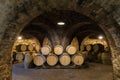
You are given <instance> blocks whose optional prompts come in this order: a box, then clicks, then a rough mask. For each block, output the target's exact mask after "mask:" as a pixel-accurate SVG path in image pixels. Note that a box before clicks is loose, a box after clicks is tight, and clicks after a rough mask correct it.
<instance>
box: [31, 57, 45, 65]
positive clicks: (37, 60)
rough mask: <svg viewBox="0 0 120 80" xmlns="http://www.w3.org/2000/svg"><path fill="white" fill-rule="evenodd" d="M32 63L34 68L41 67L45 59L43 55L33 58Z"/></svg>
mask: <svg viewBox="0 0 120 80" xmlns="http://www.w3.org/2000/svg"><path fill="white" fill-rule="evenodd" d="M33 62H34V64H35V65H36V66H41V65H43V64H44V63H45V57H44V56H43V55H36V56H34V59H33Z"/></svg>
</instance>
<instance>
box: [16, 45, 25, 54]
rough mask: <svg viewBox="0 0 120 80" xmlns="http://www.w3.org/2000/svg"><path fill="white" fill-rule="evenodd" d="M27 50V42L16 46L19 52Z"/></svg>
mask: <svg viewBox="0 0 120 80" xmlns="http://www.w3.org/2000/svg"><path fill="white" fill-rule="evenodd" d="M26 50H27V45H25V44H20V45H17V46H16V51H18V52H23V51H26Z"/></svg>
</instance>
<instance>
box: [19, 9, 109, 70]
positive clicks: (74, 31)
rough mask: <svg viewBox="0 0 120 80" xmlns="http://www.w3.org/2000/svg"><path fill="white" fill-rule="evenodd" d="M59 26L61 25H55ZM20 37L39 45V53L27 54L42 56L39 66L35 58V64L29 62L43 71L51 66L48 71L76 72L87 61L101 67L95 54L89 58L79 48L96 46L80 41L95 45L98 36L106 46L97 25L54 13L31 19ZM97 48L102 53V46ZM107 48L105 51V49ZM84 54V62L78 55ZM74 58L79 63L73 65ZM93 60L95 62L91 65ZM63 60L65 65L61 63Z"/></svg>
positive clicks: (72, 15) (75, 15) (71, 14)
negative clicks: (68, 69) (65, 70)
mask: <svg viewBox="0 0 120 80" xmlns="http://www.w3.org/2000/svg"><path fill="white" fill-rule="evenodd" d="M60 22H61V23H62V24H59V23H60ZM20 35H22V36H24V37H26V38H27V37H28V36H29V35H31V36H34V37H35V38H36V39H38V41H39V43H40V44H41V48H40V49H39V51H35V50H33V51H30V53H31V54H33V53H36V55H38V53H39V55H41V56H42V57H41V58H42V62H40V61H39V58H38V56H37V57H36V59H35V61H36V62H35V61H33V62H35V63H34V64H37V66H38V65H39V66H42V65H45V66H47V67H46V68H51V66H52V68H56V66H57V65H59V66H61V67H59V68H78V67H79V66H81V65H82V64H84V63H86V61H87V62H89V61H91V60H93V62H98V63H102V59H100V61H98V58H97V57H98V54H99V52H96V53H97V55H96V54H95V53H94V54H95V55H93V56H92V57H90V56H91V54H92V52H90V51H87V50H81V47H82V46H87V45H95V44H98V43H94V44H93V43H88V44H84V43H83V40H84V39H85V38H86V37H87V36H89V38H90V39H97V40H98V42H99V39H98V36H99V35H102V36H103V37H104V40H105V41H106V43H107V40H106V38H105V34H104V32H103V30H102V29H101V28H100V27H99V26H98V25H97V23H96V22H94V21H93V20H92V19H90V18H88V17H86V16H84V15H82V14H79V13H76V12H74V11H63V10H60V11H57V10H55V11H53V12H45V13H44V14H42V15H39V16H38V17H37V18H35V19H33V20H32V21H31V22H30V23H29V24H28V25H27V26H26V27H24V29H23V30H22V31H21V33H20ZM46 37H47V38H48V40H49V41H48V42H47V41H46V42H45V43H49V45H48V44H46V45H43V43H44V39H45V38H46ZM74 38H76V41H74V42H72V40H73V39H74ZM31 44H32V43H31ZM101 45H102V46H103V50H104V49H105V46H104V44H101ZM48 46H49V47H48ZM76 46H77V47H76ZM107 47H108V48H109V46H107ZM76 48H78V49H76ZM55 49H57V50H55ZM84 51H87V52H88V53H89V54H85V55H86V56H87V57H88V58H87V59H86V57H85V56H84V54H82V53H84ZM99 51H100V50H99ZM23 52H24V55H25V54H26V53H28V52H26V51H23ZM93 52H94V51H93ZM109 55H110V51H109ZM49 56H50V57H49ZM76 56H77V57H78V58H77V57H76ZM94 56H95V57H94ZM39 57H40V56H39ZM74 57H76V59H78V60H80V61H78V63H77V62H76V63H75V62H74V60H75V59H74ZM89 57H90V59H89ZM43 58H44V59H46V60H47V59H48V61H45V60H44V59H43ZM93 58H96V59H95V61H94V59H93ZM105 58H108V57H105ZM110 58H111V57H109V59H108V60H110ZM72 59H73V60H72ZM24 60H26V59H24ZM37 60H38V61H37ZM40 60H41V59H40ZM65 60H67V61H66V62H65ZM33 62H32V63H33ZM74 65H77V66H74ZM54 66H55V67H54ZM66 66H67V67H66ZM71 66H72V67H71ZM42 68H43V66H42Z"/></svg>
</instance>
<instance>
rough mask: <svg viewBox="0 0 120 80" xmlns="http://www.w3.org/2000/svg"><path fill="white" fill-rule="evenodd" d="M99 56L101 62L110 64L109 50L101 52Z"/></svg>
mask: <svg viewBox="0 0 120 80" xmlns="http://www.w3.org/2000/svg"><path fill="white" fill-rule="evenodd" d="M101 58H102V63H103V64H111V55H110V53H109V52H103V53H102V56H101Z"/></svg>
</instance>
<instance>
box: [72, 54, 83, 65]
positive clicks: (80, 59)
mask: <svg viewBox="0 0 120 80" xmlns="http://www.w3.org/2000/svg"><path fill="white" fill-rule="evenodd" d="M72 62H73V63H74V64H75V65H82V64H83V63H84V57H83V56H82V55H81V54H75V55H74V56H73V57H72Z"/></svg>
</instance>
